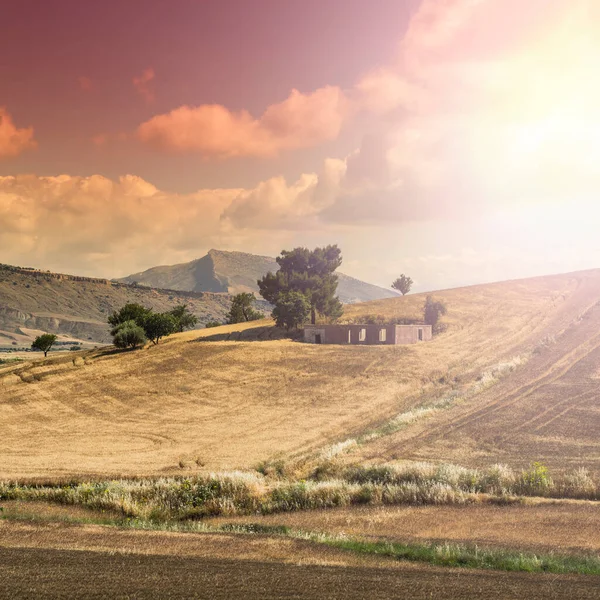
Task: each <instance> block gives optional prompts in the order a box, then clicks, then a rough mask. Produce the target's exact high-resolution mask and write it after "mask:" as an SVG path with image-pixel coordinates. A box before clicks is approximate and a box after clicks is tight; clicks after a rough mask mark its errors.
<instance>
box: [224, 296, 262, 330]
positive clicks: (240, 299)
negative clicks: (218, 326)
mask: <svg viewBox="0 0 600 600" xmlns="http://www.w3.org/2000/svg"><path fill="white" fill-rule="evenodd" d="M255 302H256V297H255V296H254V294H252V293H250V292H242V293H241V294H236V295H235V296H234V297H233V298H232V299H231V309H230V310H229V312H228V313H227V314H226V315H225V318H226V323H227V324H228V325H233V324H234V323H245V322H246V321H256V320H258V319H262V318H263V314H262V313H260V312H258V311H257V310H254V303H255Z"/></svg>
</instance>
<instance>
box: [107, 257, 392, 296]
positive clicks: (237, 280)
mask: <svg viewBox="0 0 600 600" xmlns="http://www.w3.org/2000/svg"><path fill="white" fill-rule="evenodd" d="M278 268H279V265H278V264H277V262H276V261H275V259H274V258H272V257H270V256H259V255H256V254H248V253H247V252H227V251H224V250H210V251H209V252H208V254H207V255H206V256H203V257H202V258H199V259H196V260H193V261H191V262H187V263H180V264H177V265H165V266H160V267H153V268H151V269H148V270H147V271H142V272H141V273H134V274H133V275H129V276H128V277H123V278H120V279H116V280H115V281H117V282H121V283H129V284H132V283H137V284H138V285H142V286H147V287H152V288H169V289H172V290H180V291H194V292H225V293H229V294H238V293H240V292H258V286H257V284H256V281H257V280H258V279H260V278H261V277H262V276H263V275H265V274H266V273H267V272H268V271H277V269H278ZM338 295H339V298H340V300H341V301H342V302H344V303H345V304H353V303H355V302H367V301H369V300H380V299H383V298H394V297H396V294H395V293H394V292H392V291H391V290H386V289H384V288H381V287H378V286H376V285H372V284H370V283H365V282H364V281H360V280H359V279H355V278H354V277H349V276H348V275H344V274H343V273H339V284H338Z"/></svg>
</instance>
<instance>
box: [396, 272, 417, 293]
mask: <svg viewBox="0 0 600 600" xmlns="http://www.w3.org/2000/svg"><path fill="white" fill-rule="evenodd" d="M412 284H413V280H412V279H411V278H410V277H407V276H406V275H405V274H404V273H402V275H400V277H398V279H396V281H394V283H392V287H393V288H394V289H395V290H398V291H399V292H400V293H401V294H402V295H403V296H406V294H408V292H410V288H411V287H412Z"/></svg>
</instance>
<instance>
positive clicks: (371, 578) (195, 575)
mask: <svg viewBox="0 0 600 600" xmlns="http://www.w3.org/2000/svg"><path fill="white" fill-rule="evenodd" d="M0 541H1V543H0V581H2V584H3V588H2V595H3V596H4V597H12V598H14V597H31V596H35V597H36V598H47V597H52V598H75V597H77V598H106V597H114V598H125V597H128V598H132V597H133V598H166V597H168V598H192V597H193V598H211V599H213V598H216V599H219V598H224V599H225V598H228V599H229V598H261V599H267V598H282V597H285V598H332V599H333V598H356V599H358V598H365V594H366V593H368V596H369V597H379V598H403V597H407V595H410V597H411V598H417V599H419V598H423V599H425V598H432V597H434V598H437V597H444V598H456V599H458V598H461V599H467V598H473V599H474V598H482V597H485V598H503V599H510V598H514V599H521V598H524V597H527V598H530V599H534V600H535V599H538V598H539V599H542V598H544V599H545V598H568V597H570V598H574V597H577V598H581V599H592V598H597V597H598V594H597V591H598V586H599V585H600V583H599V578H598V577H591V576H590V577H573V576H562V575H558V576H557V575H546V574H529V573H500V572H494V571H488V572H486V571H469V570H451V569H450V570H449V569H440V568H435V567H428V566H423V565H418V564H408V563H403V562H395V561H391V560H386V559H377V558H376V559H371V558H357V557H355V556H354V555H352V554H349V553H345V552H341V551H336V550H332V549H327V548H321V547H316V548H315V547H314V546H312V545H310V544H308V543H304V542H299V541H297V540H286V539H272V538H266V537H261V536H253V537H251V538H250V537H249V536H228V535H194V534H173V533H155V532H138V531H136V532H129V531H126V532H124V531H119V530H114V529H107V528H103V527H95V526H86V527H80V526H65V525H58V526H57V525H52V526H39V525H24V524H20V523H7V522H3V523H1V524H0ZM350 567H351V568H350Z"/></svg>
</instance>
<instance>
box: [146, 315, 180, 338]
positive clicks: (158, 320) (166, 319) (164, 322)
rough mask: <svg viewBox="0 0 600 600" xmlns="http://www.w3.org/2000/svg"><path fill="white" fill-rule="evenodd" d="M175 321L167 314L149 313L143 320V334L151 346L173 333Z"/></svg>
mask: <svg viewBox="0 0 600 600" xmlns="http://www.w3.org/2000/svg"><path fill="white" fill-rule="evenodd" d="M175 326H176V323H175V319H174V318H173V316H172V315H170V314H169V313H150V315H148V316H147V317H146V319H145V320H144V325H143V329H144V333H145V334H146V337H147V338H148V339H149V340H151V341H152V343H153V344H158V342H159V341H160V340H161V338H163V337H166V336H168V335H171V334H172V333H173V332H174V331H175Z"/></svg>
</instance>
